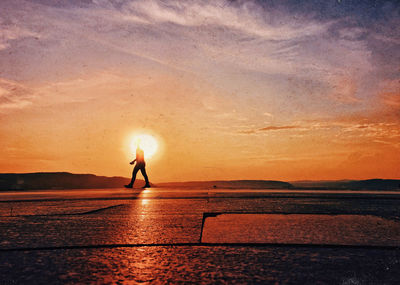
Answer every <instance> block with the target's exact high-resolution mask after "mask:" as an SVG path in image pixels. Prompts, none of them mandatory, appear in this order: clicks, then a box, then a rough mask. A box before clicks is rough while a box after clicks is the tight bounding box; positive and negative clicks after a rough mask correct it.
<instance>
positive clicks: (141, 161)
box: [125, 146, 150, 188]
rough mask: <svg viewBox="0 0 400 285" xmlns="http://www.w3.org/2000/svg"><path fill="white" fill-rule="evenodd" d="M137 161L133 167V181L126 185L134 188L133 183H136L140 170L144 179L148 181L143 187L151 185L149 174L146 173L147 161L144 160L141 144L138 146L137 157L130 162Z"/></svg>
mask: <svg viewBox="0 0 400 285" xmlns="http://www.w3.org/2000/svg"><path fill="white" fill-rule="evenodd" d="M135 161H136V165H135V167H134V168H133V172H132V179H131V183H129V184H128V185H125V187H126V188H133V184H134V183H135V179H136V174H137V173H138V171H139V170H140V171H141V172H142V175H143V177H144V180H145V181H146V185H144V186H143V188H148V187H150V183H149V178H148V177H147V174H146V163H145V162H144V152H143V150H142V149H141V148H140V146H138V147H137V148H136V159H135V160H133V161H131V162H130V163H129V164H134V163H135Z"/></svg>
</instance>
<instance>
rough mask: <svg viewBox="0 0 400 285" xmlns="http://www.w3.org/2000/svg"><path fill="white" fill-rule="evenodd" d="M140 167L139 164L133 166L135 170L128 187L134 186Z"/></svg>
mask: <svg viewBox="0 0 400 285" xmlns="http://www.w3.org/2000/svg"><path fill="white" fill-rule="evenodd" d="M139 169H140V168H139V167H138V166H137V165H135V167H134V168H133V171H132V179H131V182H130V183H129V184H128V185H125V187H127V188H132V187H133V184H134V183H135V180H136V174H137V173H138V171H139Z"/></svg>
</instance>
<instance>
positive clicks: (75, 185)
mask: <svg viewBox="0 0 400 285" xmlns="http://www.w3.org/2000/svg"><path fill="white" fill-rule="evenodd" d="M129 181H130V179H128V178H124V177H105V176H96V175H93V174H72V173H68V172H37V173H6V174H0V190H34V189H90V188H120V187H123V185H125V184H128V183H129ZM135 184H136V186H143V185H144V181H143V180H137V181H136V183H135Z"/></svg>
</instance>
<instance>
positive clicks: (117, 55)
mask: <svg viewBox="0 0 400 285" xmlns="http://www.w3.org/2000/svg"><path fill="white" fill-rule="evenodd" d="M399 8H400V4H399V2H398V1H350V0H324V1H322V0H312V1H294V0H293V1H285V0H283V1H251V0H249V1H225V0H224V1H223V0H213V1H212V0H204V1H203V0H199V1H166V0H164V1H161V0H158V1H157V0H146V1H144V0H137V1H131V0H108V1H107V0H80V1H77V0H37V1H33V0H31V1H29V0H25V1H22V0H2V1H1V2H0V172H2V173H10V172H18V173H20V172H39V171H68V172H72V173H93V174H97V175H106V176H125V177H129V176H130V174H131V166H130V165H129V161H131V160H132V158H133V157H134V153H133V152H132V150H131V148H130V147H129V144H130V141H129V140H130V138H131V136H132V135H133V134H135V133H146V134H150V135H153V136H154V137H155V138H156V139H157V141H158V143H159V150H158V152H157V153H156V154H155V155H154V156H153V157H152V158H151V159H149V160H148V161H147V173H148V175H149V178H150V180H151V181H153V182H162V181H188V180H217V179H229V180H233V179H265V180H285V181H294V180H330V179H369V178H400V166H399V165H400V164H399V161H400V92H399V91H400V70H399V68H400V65H399V63H400V47H399V44H400V28H399V27H400V17H399V16H400V9H399ZM139 176H140V175H139ZM139 178H140V177H139Z"/></svg>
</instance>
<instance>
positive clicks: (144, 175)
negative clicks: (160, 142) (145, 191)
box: [140, 166, 150, 187]
mask: <svg viewBox="0 0 400 285" xmlns="http://www.w3.org/2000/svg"><path fill="white" fill-rule="evenodd" d="M140 171H141V172H142V175H143V177H144V181H146V185H145V186H144V187H150V182H149V178H148V177H147V173H146V167H145V166H142V167H141V168H140Z"/></svg>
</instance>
